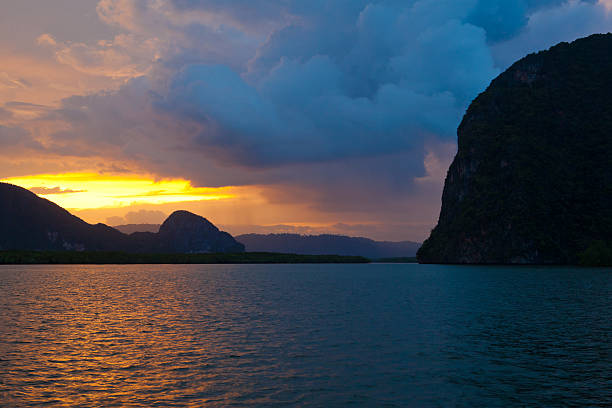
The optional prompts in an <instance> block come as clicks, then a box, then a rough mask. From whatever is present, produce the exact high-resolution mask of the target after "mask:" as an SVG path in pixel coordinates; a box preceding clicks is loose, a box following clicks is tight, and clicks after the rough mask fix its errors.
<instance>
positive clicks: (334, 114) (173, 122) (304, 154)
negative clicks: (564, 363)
mask: <svg viewBox="0 0 612 408" xmlns="http://www.w3.org/2000/svg"><path fill="white" fill-rule="evenodd" d="M98 11H99V13H100V15H101V16H102V18H103V20H104V21H106V22H108V23H111V24H114V25H115V26H117V27H121V28H122V29H123V30H125V31H126V32H127V33H128V34H129V35H130V36H132V37H130V38H151V39H155V41H159V42H156V44H161V45H160V47H161V48H160V49H159V50H158V51H159V52H158V54H159V55H156V57H155V59H154V62H153V63H152V65H151V67H150V69H147V70H145V69H143V72H145V71H146V74H145V75H143V76H142V77H139V78H135V79H132V80H130V81H128V82H126V83H125V84H124V85H123V86H122V87H121V88H120V89H119V90H117V91H112V92H104V93H98V94H92V95H87V96H75V97H72V98H69V99H66V100H64V101H63V103H62V107H61V108H60V109H57V110H55V111H54V112H52V113H50V114H48V116H47V120H53V121H62V122H65V123H67V124H69V126H67V127H64V128H63V130H62V131H59V132H56V133H54V134H52V135H51V137H50V140H49V141H48V147H49V148H51V149H52V151H53V152H55V153H57V154H62V153H64V154H78V152H81V155H89V154H90V155H96V154H97V155H101V156H104V155H106V156H108V157H113V158H115V159H122V160H126V161H130V162H133V163H137V164H138V165H139V166H141V167H142V168H144V169H148V170H150V171H153V172H157V173H159V174H163V175H167V176H180V177H186V178H188V179H190V180H193V182H194V184H197V185H209V186H219V185H246V184H261V185H267V186H274V188H270V190H269V196H268V198H269V199H270V200H273V201H280V202H282V201H287V202H290V201H292V202H296V201H297V202H300V201H301V202H308V203H309V204H310V205H311V206H313V207H316V208H319V209H321V210H325V211H333V212H342V211H347V212H353V211H354V212H359V211H361V212H363V213H369V212H372V213H374V212H378V213H379V215H377V216H376V217H379V218H380V219H383V218H385V217H387V218H388V217H392V216H393V217H397V216H398V214H401V213H402V212H404V213H406V212H409V211H412V210H414V211H415V213H416V212H417V211H421V213H423V211H424V213H425V214H426V215H424V216H423V217H424V218H427V219H428V220H430V221H431V222H433V221H434V220H433V218H434V217H435V213H437V208H438V206H439V195H440V189H441V181H442V178H443V177H444V172H443V171H439V172H436V173H435V174H433V173H432V172H431V169H430V168H429V167H428V165H427V160H430V161H431V160H433V161H436V160H437V162H439V163H444V165H447V164H448V161H449V160H450V158H451V156H452V149H450V150H449V149H448V148H447V146H448V145H452V144H453V143H454V140H455V137H456V134H455V130H456V127H457V125H458V123H459V121H460V119H461V117H462V115H463V113H464V112H465V109H466V108H467V106H468V105H469V103H470V102H471V100H472V99H473V98H474V97H475V96H477V95H478V93H479V92H482V91H483V90H484V89H485V88H486V86H487V85H488V83H489V82H490V80H491V79H493V78H494V77H495V76H496V75H497V74H498V73H499V72H500V71H501V70H502V69H504V68H505V67H507V66H508V64H509V63H511V62H512V61H513V60H515V59H517V58H519V57H521V56H523V55H524V54H525V53H526V52H531V51H534V50H536V49H539V48H548V47H549V46H551V45H553V44H554V43H556V42H559V41H570V40H573V39H575V38H576V37H578V36H583V35H587V34H591V33H593V32H601V31H608V30H609V29H611V28H612V20H611V19H610V17H609V15H608V13H607V12H606V10H605V8H604V6H603V5H602V4H595V3H594V2H593V1H588V2H587V1H570V2H566V1H564V0H541V1H535V0H418V1H417V0H412V1H399V0H335V1H323V0H314V1H309V2H305V1H302V0H281V1H272V0H252V1H249V2H244V1H239V0H223V1H221V0H200V1H196V0H167V1H160V2H155V3H153V2H148V1H145V0H122V1H113V0H103V1H101V2H100V3H99V6H98ZM130 44H131V43H127V45H126V44H124V45H122V47H123V48H122V49H121V52H122V53H125V52H126V49H127V48H126V47H129V46H130ZM162 45H163V46H162ZM106 47H111V45H107V46H106ZM88 55H89V54H88ZM95 55H97V54H95ZM122 55H123V54H122ZM1 131H2V130H1V128H0V132H1ZM1 134H2V133H0V135H1ZM0 137H2V136H0ZM5 137H8V136H5ZM411 217H412V218H411ZM415 217H418V216H416V215H410V214H409V215H406V217H405V219H404V221H405V222H406V223H409V221H410V220H414V218H415Z"/></svg>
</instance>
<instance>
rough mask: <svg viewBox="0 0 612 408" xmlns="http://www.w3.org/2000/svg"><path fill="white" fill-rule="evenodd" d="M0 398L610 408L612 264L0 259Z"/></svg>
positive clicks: (26, 401)
mask: <svg viewBox="0 0 612 408" xmlns="http://www.w3.org/2000/svg"><path fill="white" fill-rule="evenodd" d="M0 304H1V308H0V405H2V406H9V407H13V406H16V407H18V406H40V405H44V404H46V405H48V406H83V407H94V406H135V407H136V406H137V407H149V406H204V405H205V406H210V407H217V406H219V407H221V406H239V407H250V406H313V407H336V406H360V407H361V406H388V407H395V406H397V407H406V406H415V407H419V406H422V407H447V406H461V407H508V406H547V407H552V406H612V271H611V270H609V269H570V268H563V269H559V268H557V269H554V268H504V267H456V266H421V265H375V264H373V265H259V266H252V265H197V266H182V265H179V266H51V267H49V266H35V267H32V266H11V267H0Z"/></svg>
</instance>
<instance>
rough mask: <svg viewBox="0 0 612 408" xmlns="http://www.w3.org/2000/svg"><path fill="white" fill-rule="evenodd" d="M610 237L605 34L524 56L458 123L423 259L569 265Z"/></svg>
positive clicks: (610, 86)
mask: <svg viewBox="0 0 612 408" xmlns="http://www.w3.org/2000/svg"><path fill="white" fill-rule="evenodd" d="M611 239H612V35H611V34H607V35H594V36H591V37H588V38H585V39H581V40H577V41H575V42H573V43H571V44H568V43H561V44H559V45H557V46H555V47H553V48H551V49H550V50H548V51H544V52H540V53H537V54H532V55H529V56H527V57H526V58H524V59H522V60H520V61H519V62H517V63H515V64H514V65H513V66H512V67H510V68H509V69H508V70H507V71H506V72H504V73H503V74H501V75H500V76H499V77H498V78H496V79H495V80H494V81H493V82H492V83H491V85H490V86H489V87H488V89H487V90H486V91H485V92H484V93H482V94H481V95H480V96H478V98H476V99H475V100H474V102H473V103H472V104H471V106H470V107H469V109H468V111H467V113H466V115H465V117H464V118H463V121H462V122H461V124H460V126H459V129H458V152H457V155H456V157H455V159H454V161H453V163H452V165H451V167H450V169H449V170H448V174H447V177H446V182H445V185H444V192H443V196H442V209H441V212H440V218H439V222H438V225H437V226H436V227H435V228H434V230H433V231H432V233H431V236H430V237H429V239H427V240H426V241H425V242H424V244H423V246H422V247H421V249H420V250H419V252H418V254H417V257H418V259H419V261H420V262H425V263H476V264H480V263H497V264H533V263H536V264H553V263H554V264H569V263H575V262H577V260H578V255H579V254H580V253H581V252H582V251H584V250H585V249H586V248H588V247H589V246H590V245H591V244H592V243H593V242H597V241H610V240H611Z"/></svg>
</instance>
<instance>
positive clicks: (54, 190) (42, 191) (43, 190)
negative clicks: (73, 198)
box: [29, 187, 86, 195]
mask: <svg viewBox="0 0 612 408" xmlns="http://www.w3.org/2000/svg"><path fill="white" fill-rule="evenodd" d="M29 190H30V191H31V192H33V193H34V194H39V195H48V194H71V193H83V192H85V191H86V190H71V189H69V188H67V189H62V188H61V187H51V188H49V187H31V188H29Z"/></svg>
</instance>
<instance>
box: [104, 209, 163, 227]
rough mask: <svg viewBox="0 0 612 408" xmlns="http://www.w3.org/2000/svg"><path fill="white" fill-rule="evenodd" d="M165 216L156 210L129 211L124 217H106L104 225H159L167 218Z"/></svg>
mask: <svg viewBox="0 0 612 408" xmlns="http://www.w3.org/2000/svg"><path fill="white" fill-rule="evenodd" d="M167 217H168V216H167V214H166V213H164V212H163V211H157V210H138V211H129V212H128V213H127V214H125V216H123V217H118V216H113V217H108V218H107V219H106V223H107V224H108V225H125V224H161V223H162V222H164V220H165V219H166V218H167Z"/></svg>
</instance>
